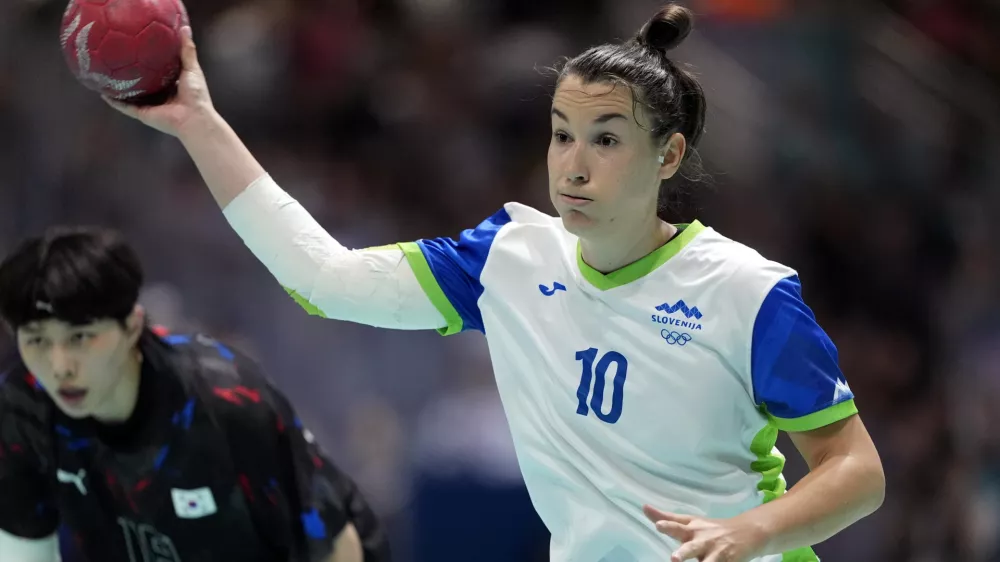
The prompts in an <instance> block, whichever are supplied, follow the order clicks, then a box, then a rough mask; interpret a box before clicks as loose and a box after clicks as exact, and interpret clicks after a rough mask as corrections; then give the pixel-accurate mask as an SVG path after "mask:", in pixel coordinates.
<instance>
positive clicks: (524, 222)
mask: <svg viewBox="0 0 1000 562" xmlns="http://www.w3.org/2000/svg"><path fill="white" fill-rule="evenodd" d="M503 212H504V213H506V215H507V216H508V217H510V222H511V224H512V225H513V226H515V227H516V226H541V227H545V228H553V227H556V226H558V225H561V224H562V223H561V222H560V220H559V217H554V216H552V215H549V214H546V213H543V212H542V211H539V210H538V209H535V208H534V207H529V206H528V205H525V204H524V203H517V202H515V201H510V202H508V203H505V204H504V206H503Z"/></svg>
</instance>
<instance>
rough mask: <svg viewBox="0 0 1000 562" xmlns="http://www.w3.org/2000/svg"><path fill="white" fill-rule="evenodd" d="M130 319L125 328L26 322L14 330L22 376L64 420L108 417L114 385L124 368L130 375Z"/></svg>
mask: <svg viewBox="0 0 1000 562" xmlns="http://www.w3.org/2000/svg"><path fill="white" fill-rule="evenodd" d="M135 316H136V315H135V314H134V315H133V316H132V317H130V318H129V319H128V320H127V321H126V324H127V326H128V327H122V325H121V324H119V323H118V322H117V321H115V320H100V321H97V322H92V323H90V324H85V325H72V324H68V323H66V322H63V321H60V320H55V319H49V320H42V321H38V322H32V323H30V324H26V325H24V326H22V327H20V328H18V330H17V345H18V349H19V351H20V353H21V358H22V360H23V361H24V364H25V365H26V366H27V367H28V370H29V371H30V372H31V373H32V374H33V375H34V376H35V378H37V379H38V381H39V382H40V383H41V384H42V386H43V387H44V388H45V391H46V392H47V393H48V394H49V396H51V397H52V399H53V400H54V401H55V403H56V405H58V406H59V409H61V410H62V411H63V412H65V413H66V415H68V416H70V417H73V418H85V417H88V416H95V415H96V416H97V417H101V414H102V413H104V412H111V411H114V409H115V408H114V406H115V405H113V404H109V403H110V402H114V401H115V400H118V399H120V398H121V394H122V393H121V392H120V391H119V392H116V390H117V389H118V387H119V383H120V382H121V381H122V378H123V376H125V374H126V373H128V372H129V370H130V366H131V367H132V370H135V365H136V363H137V360H136V353H137V352H136V350H135V345H136V342H137V341H138V334H139V333H140V332H141V326H142V324H141V318H139V319H136V318H135ZM136 323H138V326H139V329H135V325H136ZM133 405H134V404H133ZM133 405H129V406H128V411H131V407H132V406H133ZM119 409H120V408H119Z"/></svg>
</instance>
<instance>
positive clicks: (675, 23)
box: [635, 4, 694, 54]
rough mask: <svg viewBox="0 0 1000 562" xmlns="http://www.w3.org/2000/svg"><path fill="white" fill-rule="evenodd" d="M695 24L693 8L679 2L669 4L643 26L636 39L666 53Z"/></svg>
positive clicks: (680, 41)
mask: <svg viewBox="0 0 1000 562" xmlns="http://www.w3.org/2000/svg"><path fill="white" fill-rule="evenodd" d="M693 25H694V17H693V15H692V14H691V10H688V9H687V8H685V7H683V6H678V5H677V4H667V5H666V6H664V7H662V8H660V11H659V12H657V13H656V15H655V16H653V17H652V18H650V19H649V21H647V22H646V25H644V26H642V29H640V30H639V33H638V34H636V36H635V40H636V41H637V42H638V43H639V44H640V45H643V46H645V47H648V48H650V49H653V50H656V51H659V52H661V53H664V54H666V52H667V51H670V50H672V49H675V48H677V46H678V45H680V44H681V43H682V42H683V41H684V39H685V38H687V36H688V34H689V33H691V27H693Z"/></svg>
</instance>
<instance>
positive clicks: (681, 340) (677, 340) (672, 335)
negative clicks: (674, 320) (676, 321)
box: [660, 329, 691, 346]
mask: <svg viewBox="0 0 1000 562" xmlns="http://www.w3.org/2000/svg"><path fill="white" fill-rule="evenodd" d="M660 337H661V338H663V341H665V342H667V343H668V344H670V345H680V346H684V345H687V342H689V341H691V334H682V333H680V332H671V331H670V330H667V329H663V330H660Z"/></svg>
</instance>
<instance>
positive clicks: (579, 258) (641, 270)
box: [576, 221, 705, 291]
mask: <svg viewBox="0 0 1000 562" xmlns="http://www.w3.org/2000/svg"><path fill="white" fill-rule="evenodd" d="M676 226H677V227H678V228H682V227H683V230H681V232H680V233H679V234H678V235H677V236H675V237H674V238H673V240H671V241H669V242H667V243H666V244H664V245H662V246H660V247H659V248H657V249H655V250H653V251H652V252H651V253H649V254H647V255H646V256H645V257H643V258H642V259H640V260H639V261H635V262H632V263H630V264H628V265H626V266H625V267H623V268H621V269H616V270H614V271H612V272H610V273H601V272H600V271H597V270H596V269H594V268H593V267H590V266H589V265H587V264H586V263H585V262H584V261H583V248H582V247H581V246H580V243H579V242H577V244H576V263H577V265H578V266H579V268H580V273H582V274H583V278H584V279H586V280H587V281H588V282H590V284H591V285H593V286H594V287H596V288H598V289H600V290H602V291H607V290H608V289H614V288H615V287H621V286H622V285H628V284H629V283H631V282H633V281H635V280H637V279H641V278H643V277H645V276H646V275H649V274H650V273H651V272H652V271H653V270H655V269H656V268H658V267H660V266H661V265H663V264H665V263H667V260H669V259H670V258H672V257H674V256H676V255H677V253H678V252H680V251H681V250H682V249H683V248H684V246H687V245H688V243H689V242H691V240H694V237H695V236H697V235H698V233H700V232H701V231H703V230H705V225H703V224H701V223H700V222H698V221H694V222H692V223H691V224H687V225H684V224H679V225H676Z"/></svg>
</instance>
